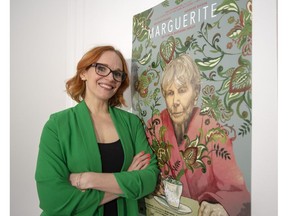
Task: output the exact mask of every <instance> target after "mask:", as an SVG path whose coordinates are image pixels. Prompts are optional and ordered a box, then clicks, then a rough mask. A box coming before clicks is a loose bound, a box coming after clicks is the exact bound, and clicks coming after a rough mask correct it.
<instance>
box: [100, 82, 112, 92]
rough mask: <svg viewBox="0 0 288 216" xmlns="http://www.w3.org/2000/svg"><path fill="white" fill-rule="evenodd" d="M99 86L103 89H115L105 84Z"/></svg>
mask: <svg viewBox="0 0 288 216" xmlns="http://www.w3.org/2000/svg"><path fill="white" fill-rule="evenodd" d="M99 86H101V87H102V88H104V89H109V90H112V89H114V87H113V86H111V85H107V84H105V83H100V84H99Z"/></svg>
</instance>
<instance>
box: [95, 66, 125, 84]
mask: <svg viewBox="0 0 288 216" xmlns="http://www.w3.org/2000/svg"><path fill="white" fill-rule="evenodd" d="M98 65H101V66H103V67H106V68H108V69H109V70H110V72H109V73H108V74H106V75H103V74H99V73H97V66H98ZM91 67H95V72H96V73H97V74H98V75H99V76H102V77H106V76H108V75H109V74H110V73H112V74H113V79H114V80H115V81H116V82H121V83H122V82H124V81H125V79H126V77H127V74H126V73H125V72H124V71H113V70H111V68H109V67H108V66H107V65H105V64H102V63H93V64H91ZM116 73H121V74H122V80H121V81H119V80H117V79H115V74H116Z"/></svg>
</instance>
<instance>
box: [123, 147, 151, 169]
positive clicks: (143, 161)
mask: <svg viewBox="0 0 288 216" xmlns="http://www.w3.org/2000/svg"><path fill="white" fill-rule="evenodd" d="M150 159H151V156H150V154H145V152H143V151H142V152H140V153H138V154H137V155H135V156H134V158H133V161H132V163H131V165H130V166H129V168H128V171H133V170H143V169H145V168H146V167H147V166H148V165H149V163H150Z"/></svg>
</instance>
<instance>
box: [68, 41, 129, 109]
mask: <svg viewBox="0 0 288 216" xmlns="http://www.w3.org/2000/svg"><path fill="white" fill-rule="evenodd" d="M106 51H113V52H115V53H116V54H117V55H118V56H119V58H120V59H121V61H122V64H123V72H125V73H126V75H127V77H126V79H125V80H124V82H122V83H121V85H120V87H119V89H118V91H117V92H116V93H115V95H114V96H113V97H112V98H110V99H109V105H110V106H119V107H121V106H122V105H124V106H126V102H125V99H124V97H123V93H124V91H125V90H126V89H127V88H128V86H129V82H130V81H129V76H128V75H129V74H128V67H127V63H126V60H125V58H124V56H123V54H122V53H121V52H120V51H119V50H117V49H115V48H114V47H113V46H98V47H94V48H93V49H91V50H89V51H88V52H87V53H86V54H84V55H83V57H82V58H81V60H80V61H79V62H78V65H77V72H76V74H75V75H74V76H73V77H72V78H71V79H69V80H68V81H67V82H66V91H67V94H68V95H69V96H70V97H71V98H72V99H73V100H75V101H77V102H78V103H79V102H80V101H82V100H83V99H84V98H85V92H86V86H85V85H86V84H85V82H84V81H83V80H81V77H80V74H82V73H83V72H84V71H85V70H88V69H89V68H90V67H91V65H92V64H93V63H95V62H97V61H98V59H99V58H100V57H101V55H102V54H103V53H104V52H106Z"/></svg>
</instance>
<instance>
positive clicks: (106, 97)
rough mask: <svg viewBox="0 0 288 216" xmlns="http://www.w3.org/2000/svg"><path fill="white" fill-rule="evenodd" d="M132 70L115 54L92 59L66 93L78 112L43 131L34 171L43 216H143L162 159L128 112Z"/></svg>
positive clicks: (64, 114)
mask: <svg viewBox="0 0 288 216" xmlns="http://www.w3.org/2000/svg"><path fill="white" fill-rule="evenodd" d="M128 85H129V78H128V69H127V64H126V62H125V59H124V57H123V55H122V54H121V53H120V52H119V51H118V50H115V49H114V48H113V47H112V46H100V47H95V48H93V49H92V50H90V51H88V52H87V53H86V54H85V55H84V56H83V57H82V59H81V60H80V61H79V63H78V66H77V73H76V75H75V76H74V77H73V78H71V79H70V80H68V81H67V83H66V89H67V92H68V94H69V95H70V96H71V98H72V99H74V100H75V101H77V102H78V104H77V105H76V106H75V107H72V108H69V109H66V110H63V111H61V112H58V113H54V114H52V115H51V116H50V119H49V120H48V121H47V123H46V124H45V126H44V128H43V132H42V136H41V140H40V145H39V154H38V161H37V168H36V175H35V178H36V182H37V189H38V195H39V199H40V208H41V209H42V210H43V212H42V214H41V215H43V216H44V215H49V216H50V215H57V216H59V215H85V216H87V215H89V216H90V215H109V216H112V215H125V216H126V215H133V216H134V215H138V205H137V200H138V199H139V198H141V197H143V196H145V195H147V194H149V193H151V192H152V191H153V190H154V189H155V185H156V181H157V175H158V173H159V170H158V168H157V161H156V157H155V155H154V154H153V152H152V150H151V149H150V147H149V144H148V142H147V139H146V136H145V132H144V129H143V125H142V124H141V121H140V120H139V119H138V117H137V116H136V115H133V114H131V113H128V112H126V111H123V110H121V109H119V108H116V107H117V106H121V105H125V100H124V98H123V92H124V90H125V89H126V88H127V87H128Z"/></svg>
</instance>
